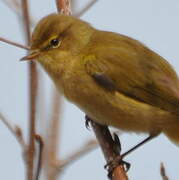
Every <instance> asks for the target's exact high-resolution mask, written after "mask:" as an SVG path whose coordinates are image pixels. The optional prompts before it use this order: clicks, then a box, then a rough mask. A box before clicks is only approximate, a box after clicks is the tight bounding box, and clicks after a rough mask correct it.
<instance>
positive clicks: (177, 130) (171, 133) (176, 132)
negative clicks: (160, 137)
mask: <svg viewBox="0 0 179 180" xmlns="http://www.w3.org/2000/svg"><path fill="white" fill-rule="evenodd" d="M164 134H165V135H166V136H167V137H168V138H169V139H170V140H171V141H172V142H173V143H175V144H176V145H177V146H179V123H177V124H176V125H175V126H171V127H169V128H167V129H165V130H164Z"/></svg>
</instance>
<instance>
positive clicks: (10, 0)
mask: <svg viewBox="0 0 179 180" xmlns="http://www.w3.org/2000/svg"><path fill="white" fill-rule="evenodd" d="M2 2H3V3H4V4H5V5H6V6H7V7H8V8H10V9H11V10H12V11H14V13H15V14H16V15H17V16H18V17H19V18H20V19H22V10H21V4H20V1H18V0H2ZM35 24H36V23H35V21H34V20H33V19H32V17H30V25H31V27H33V26H34V25H35Z"/></svg>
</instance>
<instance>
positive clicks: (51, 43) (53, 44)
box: [50, 39, 60, 47]
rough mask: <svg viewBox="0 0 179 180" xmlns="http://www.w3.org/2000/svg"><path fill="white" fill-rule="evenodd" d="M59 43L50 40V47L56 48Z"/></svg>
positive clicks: (56, 40) (55, 40) (57, 40)
mask: <svg viewBox="0 0 179 180" xmlns="http://www.w3.org/2000/svg"><path fill="white" fill-rule="evenodd" d="M59 42H60V40H59V39H52V40H51V41H50V45H51V46H52V47H57V46H58V45H59Z"/></svg>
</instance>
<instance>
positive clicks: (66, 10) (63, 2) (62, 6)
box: [56, 0, 71, 15]
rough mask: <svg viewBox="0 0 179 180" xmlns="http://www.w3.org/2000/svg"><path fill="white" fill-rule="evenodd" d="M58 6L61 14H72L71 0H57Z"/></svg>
mask: <svg viewBox="0 0 179 180" xmlns="http://www.w3.org/2000/svg"><path fill="white" fill-rule="evenodd" d="M56 5H57V10H58V12H59V13H61V14H66V15H70V14H71V5H70V0H56Z"/></svg>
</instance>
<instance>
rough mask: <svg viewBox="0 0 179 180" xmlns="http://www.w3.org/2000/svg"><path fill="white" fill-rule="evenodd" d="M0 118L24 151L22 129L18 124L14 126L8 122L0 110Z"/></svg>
mask: <svg viewBox="0 0 179 180" xmlns="http://www.w3.org/2000/svg"><path fill="white" fill-rule="evenodd" d="M0 119H1V121H2V122H3V123H4V124H5V126H6V127H7V128H8V129H9V131H10V132H11V133H12V135H13V136H14V137H15V138H16V139H17V141H18V142H19V144H20V145H21V147H22V150H23V151H25V149H26V145H25V142H24V139H23V136H22V131H21V129H20V128H19V127H18V126H14V127H13V125H12V124H11V123H10V122H9V120H8V119H7V118H6V117H5V116H4V115H3V114H2V113H1V112H0Z"/></svg>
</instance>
